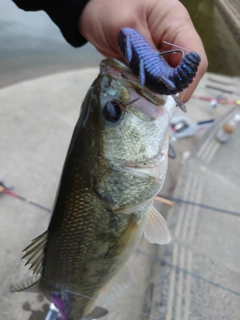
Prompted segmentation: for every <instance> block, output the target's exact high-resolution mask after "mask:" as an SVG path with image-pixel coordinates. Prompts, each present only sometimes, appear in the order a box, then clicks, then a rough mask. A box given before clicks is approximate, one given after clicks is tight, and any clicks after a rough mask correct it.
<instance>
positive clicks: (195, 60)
mask: <svg viewBox="0 0 240 320" xmlns="http://www.w3.org/2000/svg"><path fill="white" fill-rule="evenodd" d="M118 43H119V47H120V49H121V51H122V54H123V56H124V58H125V59H126V61H127V62H128V64H129V66H130V68H131V70H132V71H133V72H134V73H135V74H136V75H137V76H138V77H139V81H140V83H141V85H145V86H146V87H148V88H149V89H150V90H152V91H153V92H156V93H159V94H166V95H175V94H177V93H179V92H181V91H183V90H184V89H186V88H187V87H188V86H189V84H190V83H191V82H192V81H193V78H194V77H195V76H196V72H197V70H198V66H199V63H200V60H201V59H200V56H199V55H198V54H197V53H196V52H193V51H190V52H188V53H187V54H186V55H185V56H184V57H183V59H182V61H181V62H180V63H179V65H178V66H177V67H176V68H172V67H170V66H169V65H168V64H167V63H166V61H165V60H164V59H163V58H162V57H161V55H163V54H165V53H168V52H163V53H160V54H159V53H158V52H157V51H155V50H154V49H153V48H152V46H151V45H150V43H149V42H148V41H147V40H146V39H145V38H144V37H143V36H142V35H141V34H140V33H139V32H137V31H136V30H134V29H131V28H123V29H121V30H120V32H119V34H118ZM176 51H181V50H176ZM170 52H173V51H170ZM176 99H177V97H176ZM179 100H180V99H179ZM177 102H178V104H179V101H177ZM179 107H180V108H181V109H182V108H183V109H184V107H183V103H182V105H179Z"/></svg>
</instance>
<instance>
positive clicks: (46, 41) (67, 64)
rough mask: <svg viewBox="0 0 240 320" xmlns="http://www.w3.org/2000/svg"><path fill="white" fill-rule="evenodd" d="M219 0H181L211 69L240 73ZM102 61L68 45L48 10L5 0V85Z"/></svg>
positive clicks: (1, 18) (0, 22) (0, 56)
mask: <svg viewBox="0 0 240 320" xmlns="http://www.w3.org/2000/svg"><path fill="white" fill-rule="evenodd" d="M217 2H218V1H216V3H214V1H208V0H195V1H194V2H193V1H189V0H183V1H182V3H183V4H184V5H185V6H186V7H187V9H188V10H189V13H190V15H191V17H192V19H193V22H194V25H195V27H196V29H197V31H198V32H199V34H200V36H201V37H202V40H203V43H204V46H205V49H206V51H207V55H208V58H209V71H211V72H216V73H220V74H225V75H231V76H238V75H239V70H240V57H239V46H240V44H239V43H240V40H239V36H237V34H236V32H232V31H231V30H230V28H229V24H228V25H227V24H226V19H224V18H223V14H222V13H220V11H219V6H217V5H216V4H217ZM231 4H233V5H234V4H235V5H236V8H234V9H235V12H236V14H237V15H238V9H239V8H238V5H239V4H238V0H232V1H231ZM237 17H238V16H237ZM237 40H238V41H239V42H237ZM191 49H194V48H191ZM100 60H101V55H100V54H99V53H98V52H97V51H96V50H95V49H94V47H93V46H91V45H90V44H87V45H85V46H84V47H82V48H79V49H75V48H72V47H71V46H70V45H68V44H67V43H66V41H65V40H64V39H63V37H62V35H61V33H60V31H59V30H58V28H57V27H56V26H55V25H54V24H53V23H52V21H51V20H50V19H49V17H48V16H47V15H46V14H45V13H44V12H41V11H39V12H24V11H22V10H19V9H18V8H17V7H16V5H15V4H14V3H13V2H12V1H10V0H1V3H0V86H1V87H2V86H5V85H8V84H10V83H14V82H18V81H20V80H23V79H27V78H33V77H37V76H41V75H44V74H47V73H53V72H57V71H63V70H69V69H76V68H82V67H87V66H98V64H99V61H100Z"/></svg>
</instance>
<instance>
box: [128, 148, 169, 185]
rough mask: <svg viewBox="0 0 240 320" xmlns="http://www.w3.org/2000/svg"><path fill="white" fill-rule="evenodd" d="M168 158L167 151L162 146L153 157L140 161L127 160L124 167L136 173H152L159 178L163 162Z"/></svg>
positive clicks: (151, 174)
mask: <svg viewBox="0 0 240 320" xmlns="http://www.w3.org/2000/svg"><path fill="white" fill-rule="evenodd" d="M165 160H166V155H165V152H164V151H163V149H162V148H160V150H159V152H158V153H157V154H156V155H155V156H154V157H152V158H150V159H147V160H144V161H139V162H132V163H131V162H125V163H124V164H123V167H124V169H125V170H127V171H131V172H132V173H135V174H136V175H146V174H147V175H150V176H153V177H154V178H156V179H157V180H158V179H159V176H160V171H161V167H162V164H163V162H164V161H165Z"/></svg>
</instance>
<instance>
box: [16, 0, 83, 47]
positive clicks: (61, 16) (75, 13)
mask: <svg viewBox="0 0 240 320" xmlns="http://www.w3.org/2000/svg"><path fill="white" fill-rule="evenodd" d="M13 2H15V4H16V5H17V6H18V7H19V8H21V9H23V10H25V11H38V10H43V11H45V12H46V13H47V14H48V15H49V17H50V18H51V19H52V21H53V22H54V23H55V24H56V25H57V26H58V27H59V28H60V30H61V32H62V34H63V36H64V38H65V39H66V40H67V42H68V43H70V44H71V45H72V46H73V47H80V46H82V45H84V44H85V43H86V42H87V40H86V39H85V38H84V37H83V36H82V35H81V34H80V33H79V31H78V29H77V21H78V18H79V16H80V13H81V11H82V10H83V8H84V6H85V5H86V3H87V2H88V0H13Z"/></svg>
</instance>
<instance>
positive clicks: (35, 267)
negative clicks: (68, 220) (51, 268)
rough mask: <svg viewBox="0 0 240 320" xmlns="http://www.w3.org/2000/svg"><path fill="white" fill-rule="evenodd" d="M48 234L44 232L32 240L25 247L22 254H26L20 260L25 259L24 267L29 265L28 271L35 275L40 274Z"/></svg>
mask: <svg viewBox="0 0 240 320" xmlns="http://www.w3.org/2000/svg"><path fill="white" fill-rule="evenodd" d="M47 237H48V232H47V231H45V232H44V233H43V234H41V235H40V236H38V237H37V238H35V239H33V240H32V243H31V244H30V245H29V246H27V247H26V248H25V249H24V250H23V252H26V253H25V254H24V256H23V257H22V259H25V258H27V259H28V260H27V262H26V264H25V265H28V264H31V266H30V268H29V270H32V271H33V274H35V273H41V271H42V263H43V258H44V249H45V246H46V243H47Z"/></svg>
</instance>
